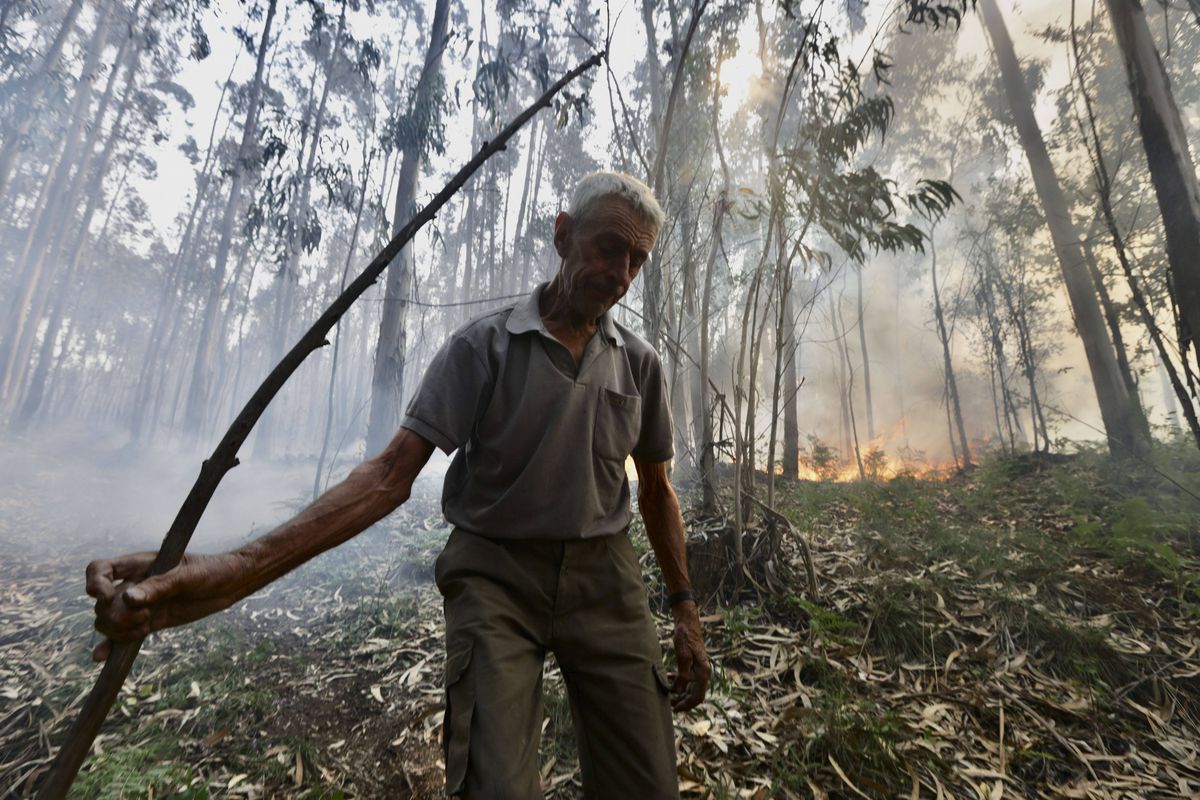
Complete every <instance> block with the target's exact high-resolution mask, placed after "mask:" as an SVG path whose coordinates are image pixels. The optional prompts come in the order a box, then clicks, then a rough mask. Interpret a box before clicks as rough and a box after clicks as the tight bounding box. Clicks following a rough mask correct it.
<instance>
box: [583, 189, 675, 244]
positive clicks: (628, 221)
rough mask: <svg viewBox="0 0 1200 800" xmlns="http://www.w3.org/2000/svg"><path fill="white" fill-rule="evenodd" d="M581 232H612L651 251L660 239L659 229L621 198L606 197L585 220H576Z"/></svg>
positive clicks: (593, 233)
mask: <svg viewBox="0 0 1200 800" xmlns="http://www.w3.org/2000/svg"><path fill="white" fill-rule="evenodd" d="M575 222H576V224H577V225H578V226H579V228H580V231H581V232H583V233H588V234H592V235H595V234H599V233H604V232H612V233H616V234H619V235H620V236H621V237H622V238H624V239H626V240H628V241H630V242H632V243H634V244H636V245H638V246H640V247H642V248H644V249H645V250H647V251H648V250H650V248H651V247H653V246H654V240H655V239H656V238H658V228H657V227H655V225H654V223H653V222H651V221H650V220H648V219H646V217H645V216H644V215H642V214H641V213H640V212H639V211H638V210H637V209H635V208H634V207H633V204H632V203H630V202H629V201H628V200H625V199H623V198H621V197H617V196H613V197H605V198H603V199H601V200H599V201H598V202H597V203H596V204H595V205H593V206H592V207H591V209H589V210H588V212H587V214H586V216H585V217H584V218H583V219H580V220H576V221H575Z"/></svg>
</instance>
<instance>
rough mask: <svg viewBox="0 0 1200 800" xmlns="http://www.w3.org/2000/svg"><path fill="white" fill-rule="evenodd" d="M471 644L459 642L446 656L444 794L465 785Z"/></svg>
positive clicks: (471, 702) (459, 790)
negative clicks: (468, 672) (468, 671)
mask: <svg viewBox="0 0 1200 800" xmlns="http://www.w3.org/2000/svg"><path fill="white" fill-rule="evenodd" d="M470 664H471V644H470V642H466V643H462V644H459V645H457V646H455V647H454V648H453V649H450V650H449V651H448V652H447V654H446V712H445V714H444V715H443V717H442V757H443V759H444V760H445V762H446V794H447V795H456V794H460V793H462V791H463V790H464V789H465V788H466V782H467V755H468V752H467V751H468V749H469V745H470V743H471V715H472V714H473V713H474V712H475V683H474V681H472V680H471V679H470V677H469V676H468V675H467V668H468V667H469V666H470Z"/></svg>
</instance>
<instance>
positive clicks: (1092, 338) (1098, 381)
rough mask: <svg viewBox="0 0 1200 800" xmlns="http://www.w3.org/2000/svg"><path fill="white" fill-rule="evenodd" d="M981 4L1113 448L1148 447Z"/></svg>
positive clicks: (1001, 41)
mask: <svg viewBox="0 0 1200 800" xmlns="http://www.w3.org/2000/svg"><path fill="white" fill-rule="evenodd" d="M979 5H980V8H981V9H982V11H983V20H984V25H985V27H986V28H987V31H988V35H989V36H990V38H991V40H992V47H993V50H994V51H995V53H996V61H997V62H998V64H999V67H1000V74H1001V82H1002V83H1003V85H1004V91H1005V94H1006V96H1007V97H1008V102H1009V106H1010V107H1011V109H1012V114H1013V119H1014V121H1015V123H1016V126H1017V131H1018V133H1019V135H1020V138H1021V144H1022V146H1023V147H1024V149H1025V156H1026V158H1027V159H1028V160H1029V168H1030V172H1031V173H1032V175H1033V182H1034V185H1035V187H1036V188H1037V193H1038V197H1039V198H1040V199H1041V202H1042V207H1043V210H1044V212H1045V215H1046V224H1047V226H1048V227H1049V229H1050V236H1051V239H1052V240H1053V242H1054V250H1055V253H1056V254H1057V256H1058V262H1059V266H1060V267H1061V269H1062V274H1063V281H1064V282H1065V283H1066V287H1067V296H1068V297H1069V298H1070V302H1071V309H1072V311H1073V312H1074V317H1075V326H1076V328H1077V330H1078V331H1079V335H1080V338H1081V339H1082V340H1083V347H1084V352H1085V354H1086V356H1087V362H1088V367H1089V368H1090V371H1091V376H1092V385H1093V387H1094V388H1095V391H1096V400H1097V403H1098V404H1099V406H1100V416H1101V418H1102V419H1103V422H1104V430H1105V433H1106V435H1107V437H1108V444H1109V449H1110V450H1111V451H1112V452H1113V453H1114V454H1121V455H1125V454H1129V453H1140V452H1143V451H1145V450H1146V449H1147V448H1148V447H1149V431H1148V428H1147V426H1146V421H1145V418H1144V417H1140V415H1139V414H1138V410H1137V407H1136V405H1135V404H1134V403H1133V402H1132V399H1131V398H1130V396H1129V392H1128V391H1127V390H1126V388H1125V384H1124V381H1123V380H1122V379H1121V374H1120V370H1119V369H1118V368H1117V359H1116V355H1115V353H1114V351H1113V345H1112V340H1111V339H1110V338H1109V335H1108V331H1107V329H1106V328H1105V327H1104V319H1103V317H1102V316H1101V314H1100V305H1099V303H1098V302H1097V300H1096V293H1095V292H1094V291H1093V289H1092V282H1091V280H1090V279H1089V277H1088V273H1087V262H1086V260H1085V259H1084V255H1083V249H1082V247H1081V246H1080V242H1079V237H1078V236H1076V234H1075V231H1074V229H1073V227H1074V226H1073V225H1072V223H1071V215H1070V209H1069V208H1068V206H1067V200H1066V197H1065V196H1064V195H1063V191H1062V187H1061V186H1060V185H1059V182H1058V176H1057V174H1056V173H1055V171H1054V165H1053V164H1052V163H1051V162H1050V155H1049V153H1048V152H1047V151H1046V143H1045V141H1044V140H1043V139H1042V132H1041V129H1040V128H1039V127H1038V124H1037V119H1036V118H1035V117H1034V115H1033V99H1032V97H1031V96H1030V92H1029V87H1028V86H1027V85H1026V83H1025V79H1024V76H1023V75H1022V74H1021V70H1020V66H1019V65H1018V63H1017V55H1016V53H1015V52H1014V50H1013V46H1012V40H1011V39H1010V38H1009V35H1008V29H1007V28H1005V26H1004V20H1003V18H1002V17H1001V16H1000V12H999V10H998V9H997V8H996V5H995V0H980V3H979Z"/></svg>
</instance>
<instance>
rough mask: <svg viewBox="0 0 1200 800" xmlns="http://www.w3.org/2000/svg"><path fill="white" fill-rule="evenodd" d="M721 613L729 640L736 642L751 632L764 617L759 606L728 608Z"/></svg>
mask: <svg viewBox="0 0 1200 800" xmlns="http://www.w3.org/2000/svg"><path fill="white" fill-rule="evenodd" d="M720 613H721V621H722V623H723V624H724V625H725V630H726V632H727V633H728V634H729V638H730V639H731V640H732V641H734V642H736V641H738V640H740V639H741V638H742V637H743V636H745V635H746V634H747V633H749V632H750V628H751V627H752V626H753V625H754V623H755V622H756V621H757V620H758V619H759V618H760V617H761V616H762V609H760V608H758V607H757V606H744V605H738V606H726V607H724V608H722V609H721V612H720Z"/></svg>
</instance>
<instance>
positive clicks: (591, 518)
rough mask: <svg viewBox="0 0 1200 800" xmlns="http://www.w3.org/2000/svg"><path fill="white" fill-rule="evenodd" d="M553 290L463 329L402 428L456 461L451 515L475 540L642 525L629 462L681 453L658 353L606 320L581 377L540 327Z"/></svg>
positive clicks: (595, 532) (448, 495) (445, 495)
mask: <svg viewBox="0 0 1200 800" xmlns="http://www.w3.org/2000/svg"><path fill="white" fill-rule="evenodd" d="M545 285H546V284H542V285H541V286H539V287H537V288H536V289H535V290H534V291H533V293H532V294H530V295H529V296H528V297H527V298H525V299H524V300H522V301H520V302H518V303H517V304H516V305H514V306H509V307H506V308H502V309H500V310H498V311H494V312H492V313H490V314H486V315H484V316H482V317H479V318H477V319H474V320H472V321H471V322H468V323H467V324H466V325H465V326H463V327H462V328H460V329H459V330H457V331H455V332H454V334H452V335H451V337H450V339H449V340H448V341H447V342H446V343H445V344H444V345H443V346H442V349H441V350H439V351H438V353H437V355H435V356H434V358H433V361H432V362H431V363H430V365H429V369H428V370H426V372H425V377H424V378H423V379H422V381H421V385H420V386H419V387H418V388H417V392H416V394H415V395H414V396H413V398H412V401H411V402H410V403H409V405H408V410H407V411H406V412H405V417H404V420H403V421H402V422H401V425H403V426H404V427H405V428H408V429H409V430H411V431H414V432H415V433H418V434H420V435H421V436H423V437H424V438H426V439H428V440H429V441H430V442H432V443H433V444H435V445H436V446H437V447H439V448H441V449H442V450H443V451H445V452H446V453H447V454H449V453H451V452H454V459H453V461H452V462H451V464H450V469H449V471H448V472H447V474H446V483H445V486H444V488H443V490H442V510H443V512H444V513H445V515H446V519H447V520H448V521H449V522H450V523H452V524H453V525H456V526H458V527H459V528H462V529H463V530H466V531H469V532H472V533H478V534H481V535H484V536H490V537H492V538H511V539H581V538H587V537H590V536H602V535H604V534H609V533H616V532H618V531H621V530H623V529H624V528H625V527H626V526H627V525H628V524H629V521H630V519H631V518H632V512H631V511H630V508H629V480H628V478H627V477H626V474H625V459H626V457H627V456H629V455H632V456H633V457H634V458H635V459H637V460H639V461H645V462H658V461H667V460H669V459H670V458H671V455H672V444H671V412H670V408H669V403H668V401H667V389H666V381H665V379H664V376H663V370H662V366H661V363H660V362H659V359H658V354H657V353H655V352H654V349H653V348H652V347H650V345H649V344H648V343H646V341H645V340H643V339H642V338H640V337H639V336H637V335H636V334H634V333H633V332H631V331H629V330H628V329H627V328H624V327H623V326H621V325H618V324H616V323H615V322H613V320H612V319H611V318H610V317H609V315H608V314H605V315H604V316H603V317H601V318H600V325H599V326H598V330H597V333H596V335H595V336H593V337H592V338H591V340H590V341H589V342H588V343H587V347H586V349H585V350H584V354H583V361H582V362H581V364H580V366H579V369H578V370H576V368H575V359H574V358H573V357H572V356H571V353H570V351H569V350H568V349H567V348H566V346H565V345H563V344H562V343H561V342H559V341H558V340H557V339H555V338H554V337H553V336H552V335H550V333H549V332H548V331H547V330H546V326H545V325H544V324H542V319H541V315H540V314H539V312H538V298H539V297H540V296H541V293H542V289H543V288H544V287H545ZM455 451H457V452H455Z"/></svg>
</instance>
